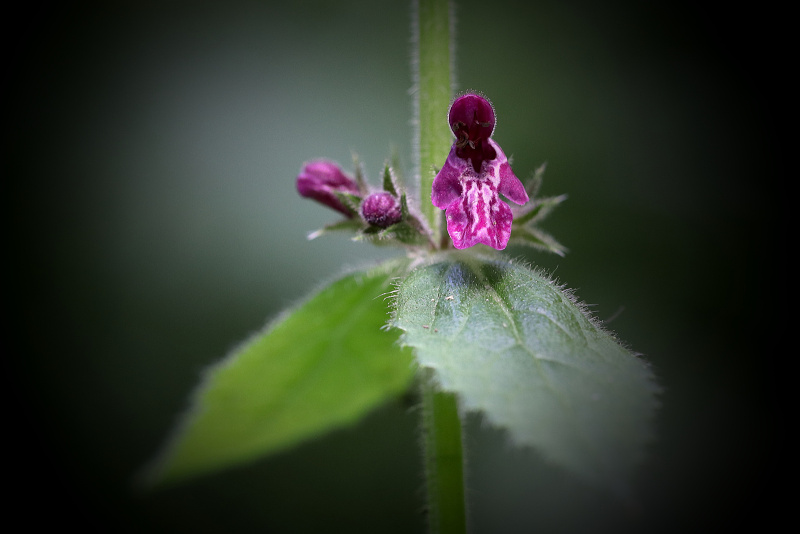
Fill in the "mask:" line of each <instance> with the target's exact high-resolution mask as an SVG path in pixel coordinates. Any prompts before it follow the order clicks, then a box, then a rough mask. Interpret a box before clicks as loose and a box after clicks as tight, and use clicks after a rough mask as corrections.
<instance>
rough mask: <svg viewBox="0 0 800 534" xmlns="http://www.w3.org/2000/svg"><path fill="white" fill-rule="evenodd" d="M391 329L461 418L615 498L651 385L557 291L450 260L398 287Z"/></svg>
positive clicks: (637, 455)
mask: <svg viewBox="0 0 800 534" xmlns="http://www.w3.org/2000/svg"><path fill="white" fill-rule="evenodd" d="M391 324H393V325H394V326H396V327H398V328H400V329H402V330H403V331H404V333H403V335H402V336H401V342H402V343H403V344H404V345H408V346H411V347H413V348H414V349H415V352H416V356H417V360H418V362H419V364H420V365H422V366H424V367H428V368H432V369H434V370H435V372H436V375H437V377H438V380H439V382H440V384H441V387H442V388H443V389H444V390H445V391H451V392H456V393H457V394H458V395H459V396H460V398H461V402H462V404H463V407H464V408H466V409H467V410H477V411H482V412H484V414H485V415H486V417H487V418H488V420H489V421H490V422H492V423H493V424H495V425H498V426H500V427H503V428H506V429H507V430H508V432H509V434H510V436H511V438H512V439H513V441H514V442H516V443H517V444H519V445H530V446H533V447H536V448H537V449H538V450H539V451H540V452H541V453H542V454H543V455H544V456H545V457H546V458H548V459H550V460H552V461H554V462H557V463H559V464H561V465H563V466H565V467H567V468H568V469H570V470H572V471H573V472H576V473H578V474H580V475H582V476H583V477H584V478H586V479H587V480H589V481H590V482H592V483H594V484H596V485H600V486H603V487H606V488H610V489H611V490H613V491H614V492H615V493H617V494H618V495H620V496H622V497H625V496H626V492H627V490H628V482H629V481H630V477H631V475H632V470H633V468H634V466H635V465H636V464H637V462H639V461H640V460H641V459H642V457H643V448H644V445H645V443H646V442H647V441H648V440H649V438H650V428H649V424H650V420H651V418H652V416H653V413H654V410H655V408H656V406H657V401H656V393H657V392H658V386H657V385H656V384H655V381H654V379H653V376H652V374H651V372H650V370H649V368H648V367H647V365H646V364H644V363H643V362H642V361H641V360H640V359H638V358H637V357H636V356H635V355H634V354H632V353H631V352H630V351H628V350H627V349H625V348H624V347H623V346H622V345H621V344H620V343H619V342H618V341H617V340H616V339H615V338H614V337H613V336H612V335H611V334H610V333H608V332H607V331H605V330H604V329H603V328H602V327H601V326H600V324H599V323H598V322H597V321H596V320H594V319H592V318H590V316H589V315H588V314H587V312H586V311H585V309H584V307H583V306H582V305H580V304H577V303H576V301H575V299H574V298H573V297H572V295H571V294H570V293H569V292H565V291H564V290H563V289H562V288H561V287H559V286H558V285H556V284H555V283H554V282H552V281H551V280H549V279H548V278H547V277H545V276H544V275H542V274H541V273H539V272H536V271H534V270H531V269H529V268H527V267H525V266H522V265H517V264H514V263H512V262H511V261H509V260H507V259H505V258H503V257H493V258H482V257H477V256H474V255H469V254H465V253H463V252H462V253H451V254H447V255H441V256H439V257H438V258H437V259H435V260H434V262H433V263H431V264H428V265H425V266H422V267H418V268H417V269H415V270H414V271H413V272H411V274H409V275H408V277H407V278H406V279H405V280H404V281H403V282H402V283H400V285H399V287H398V291H397V295H396V310H395V315H394V318H393V319H392V321H391Z"/></svg>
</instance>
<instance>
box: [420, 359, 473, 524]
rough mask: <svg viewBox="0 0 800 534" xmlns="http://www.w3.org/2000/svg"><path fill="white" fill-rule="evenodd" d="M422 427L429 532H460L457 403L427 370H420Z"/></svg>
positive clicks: (463, 517)
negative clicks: (436, 383) (438, 387)
mask: <svg viewBox="0 0 800 534" xmlns="http://www.w3.org/2000/svg"><path fill="white" fill-rule="evenodd" d="M422 426H423V439H424V445H423V447H424V454H425V477H426V479H427V480H426V482H427V497H428V525H429V531H430V532H431V533H440V534H451V533H452V534H456V533H457V534H463V533H464V532H466V509H465V504H464V456H463V451H462V448H461V419H460V418H459V415H458V403H457V400H456V396H455V395H454V394H452V393H446V392H442V391H438V390H437V389H436V385H435V384H434V380H433V371H432V370H430V369H423V377H422Z"/></svg>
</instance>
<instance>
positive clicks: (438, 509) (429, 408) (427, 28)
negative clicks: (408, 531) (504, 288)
mask: <svg viewBox="0 0 800 534" xmlns="http://www.w3.org/2000/svg"><path fill="white" fill-rule="evenodd" d="M415 8H416V9H415V15H416V18H415V20H414V29H415V34H416V35H415V37H416V43H417V50H416V52H417V54H416V58H415V60H416V61H415V65H416V68H417V70H416V72H415V81H416V84H417V94H416V100H415V108H416V111H417V121H418V123H417V126H418V128H419V130H418V135H419V138H418V139H417V140H416V141H418V143H419V145H418V146H419V169H418V172H419V179H420V184H419V185H420V187H419V191H420V204H421V206H420V209H421V211H422V215H423V217H424V218H425V221H426V222H427V224H428V226H429V227H430V229H431V231H432V232H433V236H432V237H433V242H434V243H436V244H437V245H439V243H440V242H441V236H442V227H441V226H442V225H441V224H440V222H441V220H442V217H441V213H440V211H439V210H438V209H437V208H436V207H435V206H434V205H433V204H432V203H431V201H430V195H431V187H432V185H433V179H434V177H435V176H436V169H437V168H441V166H442V165H443V164H444V161H445V159H446V158H447V154H448V152H449V151H450V145H451V144H452V135H451V132H450V128H449V126H448V124H447V110H448V107H449V106H450V100H451V98H452V89H451V88H452V84H453V79H452V74H451V64H452V57H451V48H450V43H451V39H452V35H451V24H450V15H451V9H450V2H449V0H415ZM421 383H422V431H423V453H424V455H425V477H426V486H427V498H428V524H429V529H430V532H432V533H440V534H463V533H464V532H466V507H465V504H464V456H463V452H462V449H461V419H460V418H459V414H458V403H457V399H456V397H455V395H454V394H452V393H446V392H442V391H438V390H437V388H436V385H435V383H434V380H433V371H431V370H423V376H422V380H421Z"/></svg>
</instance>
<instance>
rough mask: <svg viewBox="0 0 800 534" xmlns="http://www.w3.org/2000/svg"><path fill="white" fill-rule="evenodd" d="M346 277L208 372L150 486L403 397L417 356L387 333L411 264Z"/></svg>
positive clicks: (268, 449) (285, 443)
mask: <svg viewBox="0 0 800 534" xmlns="http://www.w3.org/2000/svg"><path fill="white" fill-rule="evenodd" d="M404 261H405V260H403V261H394V262H389V263H386V264H384V265H382V266H379V267H376V268H374V269H372V270H369V271H360V272H354V273H352V274H348V275H346V276H344V277H342V278H340V279H339V280H337V281H336V282H334V283H332V284H331V285H329V286H328V287H326V288H325V289H322V290H321V291H319V292H318V293H316V294H315V295H313V296H312V297H311V298H310V299H309V300H307V301H306V302H305V303H303V304H302V305H300V306H298V307H297V308H295V309H294V310H292V311H291V312H289V313H287V314H285V315H284V316H283V317H281V318H280V319H279V320H277V321H276V322H274V323H273V324H271V325H269V326H268V327H267V328H266V329H265V330H264V331H263V332H261V333H259V334H257V335H255V336H254V337H253V338H252V339H250V340H249V341H247V342H246V343H245V344H244V345H242V346H241V347H240V348H239V349H237V350H235V351H234V352H233V353H232V354H231V355H230V356H229V357H227V358H225V359H224V360H223V361H222V362H220V363H219V364H218V365H216V366H215V367H213V368H211V369H209V371H208V373H207V375H206V377H205V379H204V380H203V383H202V384H201V386H200V388H199V389H198V391H197V392H196V394H195V395H194V401H193V403H192V408H191V411H190V412H189V413H188V414H187V416H186V417H185V419H184V420H183V422H182V424H181V425H180V427H179V430H178V432H177V433H176V435H175V436H174V438H173V439H172V440H171V442H170V443H169V444H168V447H167V448H166V450H165V451H164V453H163V454H162V455H161V457H160V458H159V460H158V462H157V463H156V464H155V465H154V467H153V468H152V469H151V470H150V471H149V473H148V474H147V479H148V482H149V483H152V484H160V483H165V482H173V481H176V480H178V479H182V478H184V477H187V476H190V475H197V474H201V473H205V472H208V471H212V470H216V469H221V468H224V467H228V466H232V465H235V464H239V463H242V462H245V461H248V460H252V459H254V458H256V457H259V456H263V455H266V454H269V453H274V452H277V451H280V450H282V449H286V448H288V447H290V446H292V445H295V444H297V443H298V442H300V441H302V440H306V439H309V438H312V437H314V436H317V435H319V434H322V433H323V432H326V431H329V430H331V429H333V428H336V427H339V426H342V425H347V424H351V423H353V422H355V421H357V420H358V419H359V418H360V417H361V416H363V415H365V414H366V413H367V412H369V411H370V410H372V409H373V408H375V407H377V406H378V405H379V404H380V403H382V402H384V401H385V400H386V399H387V398H389V397H391V396H393V395H398V394H400V393H402V392H403V391H405V390H406V388H407V387H408V386H409V383H410V381H411V379H412V377H413V375H414V367H413V365H412V357H411V351H409V350H404V349H401V348H400V347H399V345H398V344H397V334H396V333H393V332H387V331H385V329H381V327H382V326H384V325H385V323H386V318H387V313H388V303H387V301H386V300H385V297H384V296H383V295H384V294H386V293H387V292H388V291H389V290H390V289H391V288H390V280H391V278H392V276H394V275H395V273H396V272H397V271H398V270H399V269H401V268H402V267H403V266H404V265H405V263H404Z"/></svg>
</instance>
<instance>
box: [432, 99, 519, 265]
mask: <svg viewBox="0 0 800 534" xmlns="http://www.w3.org/2000/svg"><path fill="white" fill-rule="evenodd" d="M449 121H450V129H451V130H452V131H453V133H454V134H455V136H456V140H455V142H454V143H453V147H452V148H451V149H450V154H449V155H448V156H447V161H445V163H444V166H443V167H442V170H440V171H439V174H437V175H436V178H434V180H433V191H432V192H431V201H432V202H433V205H434V206H436V207H437V208H439V209H443V210H446V211H445V213H446V215H447V232H448V233H449V234H450V238H451V239H452V240H453V245H454V246H455V247H456V248H458V249H463V248H468V247H471V246H473V245H477V244H478V243H483V244H484V245H488V246H490V247H493V248H495V249H497V250H503V249H504V248H506V245H507V244H508V239H509V237H511V223H512V215H511V208H509V207H508V204H506V203H505V202H503V201H502V200H500V198H499V196H498V193H501V194H503V195H504V196H505V197H506V198H508V199H509V200H511V201H513V202H515V203H516V204H520V205H522V204H525V203H526V202H528V193H527V192H526V191H525V187H524V186H523V185H522V182H520V181H519V178H517V177H516V176H515V175H514V172H513V171H512V170H511V166H510V165H509V164H508V158H506V155H505V154H504V153H503V150H502V149H501V148H500V146H499V145H498V144H497V143H495V142H494V141H493V140H492V139H491V135H492V132H493V131H494V125H495V115H494V109H492V105H491V104H490V103H489V101H488V100H486V99H485V98H484V97H482V96H480V95H477V94H474V93H468V94H465V95H463V96H461V97H459V98H457V99H456V100H455V101H454V102H453V104H452V105H451V106H450V113H449Z"/></svg>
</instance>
